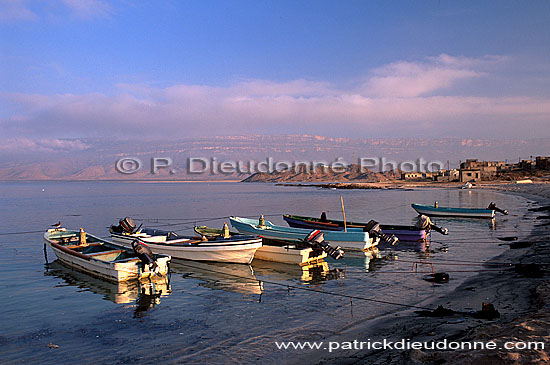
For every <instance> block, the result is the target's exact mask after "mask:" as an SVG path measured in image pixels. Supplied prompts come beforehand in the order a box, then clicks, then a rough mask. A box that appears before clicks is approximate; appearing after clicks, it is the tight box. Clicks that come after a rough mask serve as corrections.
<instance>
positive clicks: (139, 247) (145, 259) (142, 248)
mask: <svg viewBox="0 0 550 365" xmlns="http://www.w3.org/2000/svg"><path fill="white" fill-rule="evenodd" d="M132 248H133V249H134V252H135V254H136V255H137V257H139V259H140V260H141V268H142V270H144V269H145V265H148V266H149V271H152V272H155V273H156V270H157V263H156V262H155V256H154V255H153V251H151V249H150V248H149V247H148V246H147V245H146V244H144V243H143V242H140V241H138V240H134V241H133V242H132Z"/></svg>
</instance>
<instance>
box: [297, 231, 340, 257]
mask: <svg viewBox="0 0 550 365" xmlns="http://www.w3.org/2000/svg"><path fill="white" fill-rule="evenodd" d="M304 241H305V242H306V243H309V244H310V245H311V247H312V248H320V249H321V250H323V251H325V252H326V253H327V255H329V256H330V257H332V258H333V259H335V260H338V259H339V258H340V257H342V256H344V251H343V250H342V248H340V246H336V248H335V247H332V246H330V245H329V244H327V243H326V242H325V235H324V233H323V232H321V231H320V230H318V229H316V230H313V231H311V232H310V233H309V234H308V235H307V236H306V238H305V239H304Z"/></svg>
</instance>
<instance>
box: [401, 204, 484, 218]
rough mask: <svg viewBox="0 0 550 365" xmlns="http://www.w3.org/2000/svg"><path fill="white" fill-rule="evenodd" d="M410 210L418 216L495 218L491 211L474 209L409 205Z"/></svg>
mask: <svg viewBox="0 0 550 365" xmlns="http://www.w3.org/2000/svg"><path fill="white" fill-rule="evenodd" d="M411 206H412V208H413V209H414V210H416V211H417V212H418V214H424V215H427V216H430V217H462V218H486V219H492V218H494V216H495V211H494V210H491V209H475V208H449V207H437V208H436V207H434V206H431V205H424V204H411Z"/></svg>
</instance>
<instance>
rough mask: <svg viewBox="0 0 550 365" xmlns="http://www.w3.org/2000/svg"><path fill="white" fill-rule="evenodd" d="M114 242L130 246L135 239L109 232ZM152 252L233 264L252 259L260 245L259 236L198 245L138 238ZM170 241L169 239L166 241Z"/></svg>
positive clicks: (246, 262)
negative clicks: (230, 241)
mask: <svg viewBox="0 0 550 365" xmlns="http://www.w3.org/2000/svg"><path fill="white" fill-rule="evenodd" d="M111 238H112V240H113V241H114V242H116V243H118V244H120V245H122V246H124V247H131V245H132V242H133V241H134V240H136V237H135V236H132V235H120V234H116V233H112V234H111ZM140 240H141V241H142V242H145V244H147V246H148V247H149V248H150V249H151V251H153V253H158V254H163V255H170V256H172V257H173V258H176V259H183V260H192V261H212V262H227V263H235V264H249V263H251V262H252V260H253V259H254V254H255V253H256V251H257V250H258V249H259V248H260V247H262V240H261V238H251V239H246V240H241V241H233V242H232V243H229V242H224V241H223V240H221V241H208V242H206V243H201V244H198V245H188V246H186V245H179V244H170V243H162V242H154V240H148V239H147V238H140ZM168 242H170V241H168Z"/></svg>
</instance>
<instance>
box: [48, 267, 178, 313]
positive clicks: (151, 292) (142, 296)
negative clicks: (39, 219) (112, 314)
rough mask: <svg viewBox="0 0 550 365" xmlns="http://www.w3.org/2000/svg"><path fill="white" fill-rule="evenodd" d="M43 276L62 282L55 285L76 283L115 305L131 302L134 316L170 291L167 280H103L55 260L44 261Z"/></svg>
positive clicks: (158, 301) (157, 301)
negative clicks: (46, 262) (45, 262)
mask: <svg viewBox="0 0 550 365" xmlns="http://www.w3.org/2000/svg"><path fill="white" fill-rule="evenodd" d="M44 276H53V277H56V278H59V279H61V280H63V281H64V283H61V284H58V285H56V287H63V286H76V287H77V288H79V289H81V290H82V291H90V292H92V293H95V294H99V295H102V296H103V299H105V300H109V301H111V302H113V303H116V304H129V303H135V310H134V316H137V317H139V316H141V314H142V313H143V312H145V311H146V310H148V309H150V308H153V307H154V306H155V305H157V304H160V298H161V297H163V296H168V295H170V294H171V290H170V284H169V282H168V280H153V281H150V280H142V281H138V280H130V281H123V282H118V283H113V282H108V281H104V280H101V279H98V278H95V277H93V276H90V275H87V274H85V273H82V272H80V271H76V270H72V269H70V268H68V267H66V266H64V265H63V264H61V262H59V261H58V260H55V261H53V262H51V263H49V264H46V270H45V271H44Z"/></svg>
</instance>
